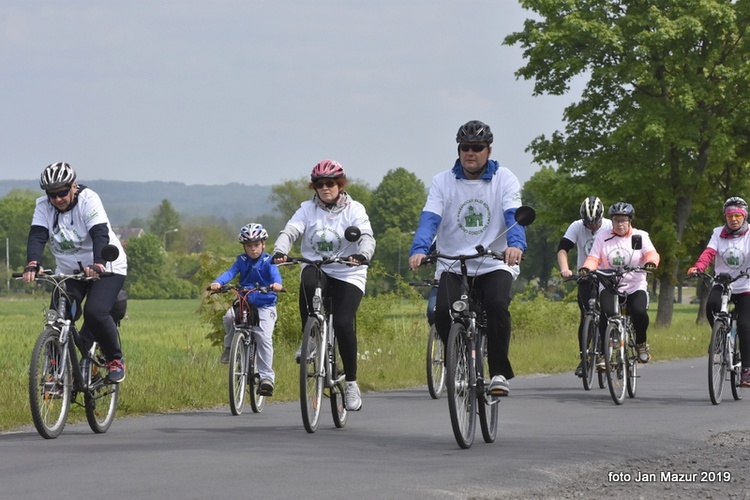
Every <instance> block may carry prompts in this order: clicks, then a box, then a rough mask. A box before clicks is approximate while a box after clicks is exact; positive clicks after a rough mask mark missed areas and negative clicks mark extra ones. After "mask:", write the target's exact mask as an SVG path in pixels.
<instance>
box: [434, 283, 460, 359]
mask: <svg viewBox="0 0 750 500" xmlns="http://www.w3.org/2000/svg"><path fill="white" fill-rule="evenodd" d="M460 288H461V276H460V275H458V274H455V273H449V272H444V273H443V274H441V275H440V283H439V284H438V291H437V299H436V300H435V328H436V329H437V332H438V335H440V338H441V339H442V341H443V345H447V344H448V334H449V333H450V331H451V322H452V321H451V315H450V313H449V311H450V307H451V304H452V303H453V302H455V301H456V299H458V295H459V293H460Z"/></svg>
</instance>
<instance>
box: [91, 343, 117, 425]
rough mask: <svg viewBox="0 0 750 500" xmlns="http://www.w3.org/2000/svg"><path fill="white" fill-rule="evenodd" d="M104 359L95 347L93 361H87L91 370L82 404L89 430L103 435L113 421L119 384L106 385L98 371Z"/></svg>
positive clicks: (97, 347) (98, 348)
mask: <svg viewBox="0 0 750 500" xmlns="http://www.w3.org/2000/svg"><path fill="white" fill-rule="evenodd" d="M105 361H106V358H105V357H104V355H103V354H102V351H101V349H100V347H99V346H98V345H97V346H96V350H94V357H93V359H90V360H88V363H90V364H89V369H90V370H91V387H90V389H89V390H88V391H86V392H85V393H84V396H83V404H84V406H85V407H86V420H87V421H88V423H89V427H91V430H92V431H94V432H95V433H97V434H103V433H105V432H107V431H108V430H109V427H110V426H111V425H112V422H114V420H115V412H116V411H117V401H118V400H119V398H120V384H108V383H106V382H105V380H106V379H105V378H104V377H102V375H101V373H100V370H101V368H102V366H103V365H104V362H105Z"/></svg>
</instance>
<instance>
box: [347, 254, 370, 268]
mask: <svg viewBox="0 0 750 500" xmlns="http://www.w3.org/2000/svg"><path fill="white" fill-rule="evenodd" d="M349 261H350V262H356V263H357V264H359V265H360V266H361V265H363V264H366V263H367V258H365V256H364V255H362V254H359V253H353V254H351V255H350V256H349Z"/></svg>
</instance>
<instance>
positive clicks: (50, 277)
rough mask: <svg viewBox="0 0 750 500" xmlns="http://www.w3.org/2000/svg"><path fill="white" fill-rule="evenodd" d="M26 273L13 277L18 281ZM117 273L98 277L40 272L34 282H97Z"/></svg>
mask: <svg viewBox="0 0 750 500" xmlns="http://www.w3.org/2000/svg"><path fill="white" fill-rule="evenodd" d="M23 274H24V273H13V274H11V276H12V277H13V278H16V279H21V278H23ZM114 275H115V273H113V272H111V271H105V272H103V273H98V276H86V273H83V272H78V273H73V274H65V273H58V274H55V273H53V272H52V271H50V270H45V271H40V272H38V273H36V276H35V277H34V281H46V282H48V283H59V282H61V281H65V280H71V279H72V280H78V281H96V280H98V279H99V278H107V277H109V276H114Z"/></svg>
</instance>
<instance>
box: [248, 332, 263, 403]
mask: <svg viewBox="0 0 750 500" xmlns="http://www.w3.org/2000/svg"><path fill="white" fill-rule="evenodd" d="M247 351H248V359H249V360H250V365H249V366H248V367H247V373H248V376H247V392H248V393H249V394H250V409H251V410H253V413H260V412H262V411H263V409H264V408H265V407H266V397H265V396H261V394H260V374H259V373H258V344H256V342H255V340H253V341H252V342H250V345H249V346H248V348H247Z"/></svg>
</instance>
